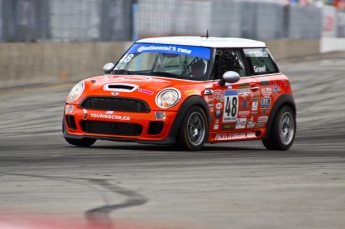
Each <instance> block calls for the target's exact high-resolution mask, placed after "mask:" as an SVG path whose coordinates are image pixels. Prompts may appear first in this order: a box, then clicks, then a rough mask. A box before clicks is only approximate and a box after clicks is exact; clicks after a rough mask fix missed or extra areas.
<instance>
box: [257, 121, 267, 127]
mask: <svg viewBox="0 0 345 229" xmlns="http://www.w3.org/2000/svg"><path fill="white" fill-rule="evenodd" d="M265 124H266V123H263V122H261V123H256V128H264V127H265Z"/></svg>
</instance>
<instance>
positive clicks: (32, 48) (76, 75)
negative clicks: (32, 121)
mask: <svg viewBox="0 0 345 229" xmlns="http://www.w3.org/2000/svg"><path fill="white" fill-rule="evenodd" d="M132 43H133V42H78V43H28V44H26V43H2V44H0V88H8V87H14V88H15V87H19V86H25V85H31V84H45V85H46V84H59V83H67V82H76V81H79V80H81V79H84V78H87V77H92V76H96V75H102V74H103V65H104V64H106V63H108V62H116V61H117V60H118V59H119V58H120V57H121V55H122V54H123V53H124V52H125V51H126V50H127V49H128V48H129V47H130V45H131V44H132Z"/></svg>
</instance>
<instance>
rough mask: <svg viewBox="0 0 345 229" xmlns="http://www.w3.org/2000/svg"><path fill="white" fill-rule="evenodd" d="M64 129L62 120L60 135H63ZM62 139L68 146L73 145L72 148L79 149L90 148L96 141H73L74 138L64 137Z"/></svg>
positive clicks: (84, 139) (89, 139) (88, 139)
mask: <svg viewBox="0 0 345 229" xmlns="http://www.w3.org/2000/svg"><path fill="white" fill-rule="evenodd" d="M65 128H66V124H65V120H64V119H62V133H65ZM64 138H65V140H66V142H68V143H69V144H71V145H74V146H80V147H89V146H92V145H93V144H94V143H95V142H96V139H92V138H83V139H74V138H66V137H64Z"/></svg>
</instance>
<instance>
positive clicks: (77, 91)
mask: <svg viewBox="0 0 345 229" xmlns="http://www.w3.org/2000/svg"><path fill="white" fill-rule="evenodd" d="M84 87H85V84H84V82H79V83H77V84H76V85H75V86H74V87H73V88H72V90H71V92H70V93H69V96H68V98H69V100H70V101H71V102H74V101H76V100H77V99H79V97H80V96H81V94H83V91H84Z"/></svg>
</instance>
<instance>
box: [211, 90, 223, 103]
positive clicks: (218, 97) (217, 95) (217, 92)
mask: <svg viewBox="0 0 345 229" xmlns="http://www.w3.org/2000/svg"><path fill="white" fill-rule="evenodd" d="M213 96H214V99H215V100H219V101H221V102H223V101H224V94H223V91H222V90H214V91H213Z"/></svg>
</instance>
